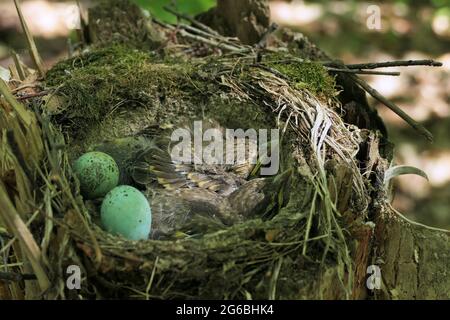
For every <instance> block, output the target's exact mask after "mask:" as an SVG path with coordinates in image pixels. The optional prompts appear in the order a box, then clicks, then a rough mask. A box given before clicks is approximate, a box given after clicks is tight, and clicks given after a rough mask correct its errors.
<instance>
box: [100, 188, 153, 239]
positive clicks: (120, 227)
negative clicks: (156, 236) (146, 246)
mask: <svg viewBox="0 0 450 320" xmlns="http://www.w3.org/2000/svg"><path fill="white" fill-rule="evenodd" d="M101 221H102V224H103V227H104V228H105V230H106V231H108V232H109V233H111V234H115V235H121V236H123V237H124V238H127V239H129V240H144V239H148V237H149V235H150V232H151V225H152V210H151V208H150V204H149V203H148V200H147V198H146V197H145V196H144V195H143V194H142V192H140V191H139V190H138V189H136V188H134V187H131V186H125V185H123V186H118V187H116V188H114V189H112V190H111V191H110V192H109V193H108V194H107V195H106V197H105V198H104V199H103V203H102V207H101Z"/></svg>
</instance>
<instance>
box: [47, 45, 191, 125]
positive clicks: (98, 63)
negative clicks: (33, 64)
mask: <svg viewBox="0 0 450 320" xmlns="http://www.w3.org/2000/svg"><path fill="white" fill-rule="evenodd" d="M193 73H194V67H193V65H191V64H189V63H184V62H180V61H178V62H176V63H174V62H171V63H170V64H167V63H165V62H164V61H163V60H162V59H161V58H159V57H157V56H155V55H152V54H151V53H146V52H142V51H138V50H135V49H131V48H129V47H127V46H122V45H114V46H110V47H104V48H100V49H96V50H93V51H91V52H88V53H86V54H83V55H81V56H79V57H75V58H72V59H69V60H66V61H64V62H61V63H59V64H57V65H56V66H55V67H53V68H52V69H51V70H50V71H49V72H48V73H47V80H46V81H47V82H46V84H47V86H50V87H53V88H55V90H56V94H57V95H59V96H63V97H65V98H66V99H65V101H66V102H67V103H66V104H65V106H64V109H65V110H64V115H63V117H62V118H64V119H71V124H70V126H71V129H72V130H71V131H72V133H83V129H85V128H87V127H90V126H92V125H93V124H95V123H98V122H99V121H101V120H103V119H104V118H105V117H107V116H108V115H109V114H111V113H112V112H120V110H129V109H133V108H137V107H139V108H146V109H149V112H150V113H153V114H154V115H155V116H156V113H157V111H158V109H160V108H161V107H162V106H164V105H165V100H166V99H168V98H177V99H178V100H179V101H182V100H184V99H185V98H187V97H195V96H197V95H198V94H199V92H198V90H199V88H198V87H196V85H195V84H194V83H193V82H192V81H191V75H192V74H193ZM177 108H178V109H181V110H177V112H181V113H182V108H183V106H178V107H177ZM166 111H170V110H166Z"/></svg>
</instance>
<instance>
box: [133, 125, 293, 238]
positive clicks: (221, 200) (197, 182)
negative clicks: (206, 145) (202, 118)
mask: <svg viewBox="0 0 450 320" xmlns="http://www.w3.org/2000/svg"><path fill="white" fill-rule="evenodd" d="M208 126H216V127H219V126H218V125H217V124H216V123H214V122H213V121H208ZM219 128H220V127H219ZM221 130H222V132H223V133H224V131H223V129H221ZM241 139H247V141H244V142H246V144H243V145H245V146H246V147H247V150H246V154H247V158H246V159H247V160H248V161H247V162H245V163H240V164H232V165H230V164H204V163H201V164H198V163H194V161H193V163H182V162H180V161H176V160H173V159H172V157H171V154H170V141H169V139H168V135H167V134H162V135H159V136H158V137H157V138H156V140H157V142H156V143H154V144H153V146H152V147H149V148H146V149H145V150H143V151H142V152H141V153H140V154H139V155H138V156H137V158H136V159H135V161H134V163H133V164H132V166H131V167H130V173H131V177H132V178H133V180H134V181H135V182H137V183H139V184H141V185H144V186H146V189H147V190H146V192H145V193H146V196H147V198H148V199H149V202H150V204H151V207H152V213H153V222H152V238H153V239H160V238H164V237H166V236H170V235H171V234H173V233H174V232H176V231H179V230H182V229H183V226H184V225H185V224H187V223H188V222H189V221H190V220H191V219H192V218H193V217H194V215H202V216H205V217H207V218H210V219H214V220H216V221H218V222H220V223H222V224H224V225H232V224H234V223H238V222H240V221H242V220H243V219H246V218H250V217H253V216H258V215H263V214H265V213H267V212H269V211H270V210H271V209H272V208H273V205H272V206H271V204H276V203H278V202H279V199H278V195H279V194H280V193H282V194H287V192H284V193H283V192H281V190H282V189H285V188H286V187H287V186H288V185H289V178H290V176H291V171H290V170H288V171H286V172H284V173H282V174H279V175H277V176H275V177H269V178H256V179H252V180H249V178H250V176H251V172H252V170H253V169H254V163H255V162H256V161H254V160H255V157H257V154H252V152H251V151H250V150H249V149H251V148H249V146H250V143H256V141H248V138H241ZM240 142H243V141H239V138H237V139H236V140H235V143H236V144H239V143H240ZM234 150H236V148H235V149H234ZM233 152H234V151H233ZM252 157H254V158H252ZM281 201H282V200H281Z"/></svg>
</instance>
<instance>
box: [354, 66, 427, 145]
mask: <svg viewBox="0 0 450 320" xmlns="http://www.w3.org/2000/svg"><path fill="white" fill-rule="evenodd" d="M350 77H351V78H352V79H353V81H355V82H356V83H357V84H358V85H359V86H360V87H361V88H362V89H364V90H365V91H366V92H367V93H368V94H370V95H371V96H372V97H373V98H374V99H376V100H378V101H379V102H381V103H382V104H384V105H385V106H386V107H388V108H389V109H391V110H392V111H393V112H394V113H396V114H397V115H398V116H399V117H400V118H402V119H403V120H404V121H405V122H406V123H408V124H409V125H410V126H411V127H413V128H414V129H416V130H417V131H418V132H419V133H420V134H421V135H423V136H424V137H425V138H426V139H427V140H429V141H433V135H432V134H431V132H429V131H428V130H427V129H426V128H425V127H424V126H423V125H421V124H420V123H418V122H417V121H416V120H414V119H413V118H411V117H410V116H409V115H408V114H407V113H406V112H405V111H403V110H402V109H401V108H400V107H399V106H397V105H396V104H395V103H393V102H392V101H390V100H388V99H386V98H385V97H383V95H382V94H381V93H379V92H378V91H377V90H375V89H374V88H372V87H371V86H370V85H369V84H368V83H367V82H365V81H364V80H361V79H360V78H358V77H357V76H356V75H353V74H351V75H350Z"/></svg>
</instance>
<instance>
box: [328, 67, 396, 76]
mask: <svg viewBox="0 0 450 320" xmlns="http://www.w3.org/2000/svg"><path fill="white" fill-rule="evenodd" d="M325 68H326V69H327V70H328V71H331V72H343V73H353V74H373V75H380V76H399V75H400V72H383V71H368V70H356V69H352V70H348V69H339V68H331V67H325Z"/></svg>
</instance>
